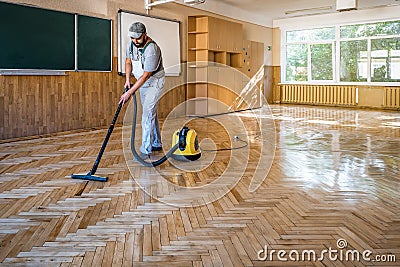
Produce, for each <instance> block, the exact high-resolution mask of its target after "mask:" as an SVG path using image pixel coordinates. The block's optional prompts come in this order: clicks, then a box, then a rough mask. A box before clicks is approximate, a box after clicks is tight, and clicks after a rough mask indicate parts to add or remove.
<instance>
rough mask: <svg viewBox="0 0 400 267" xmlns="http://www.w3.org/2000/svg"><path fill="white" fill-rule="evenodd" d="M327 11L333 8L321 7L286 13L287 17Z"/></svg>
mask: <svg viewBox="0 0 400 267" xmlns="http://www.w3.org/2000/svg"><path fill="white" fill-rule="evenodd" d="M325 10H332V6H320V7H312V8H304V9H296V10H288V11H285V15H291V14H297V13H309V12H314V11H325Z"/></svg>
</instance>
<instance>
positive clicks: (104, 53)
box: [78, 15, 111, 71]
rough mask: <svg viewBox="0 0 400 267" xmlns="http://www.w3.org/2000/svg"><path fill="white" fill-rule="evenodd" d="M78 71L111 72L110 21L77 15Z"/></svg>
mask: <svg viewBox="0 0 400 267" xmlns="http://www.w3.org/2000/svg"><path fill="white" fill-rule="evenodd" d="M78 70H96V71H111V20H105V19H100V18H94V17H88V16H81V15H78Z"/></svg>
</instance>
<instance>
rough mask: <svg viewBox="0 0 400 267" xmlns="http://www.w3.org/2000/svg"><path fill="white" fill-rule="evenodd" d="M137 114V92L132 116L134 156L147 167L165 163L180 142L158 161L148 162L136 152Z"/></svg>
mask: <svg viewBox="0 0 400 267" xmlns="http://www.w3.org/2000/svg"><path fill="white" fill-rule="evenodd" d="M136 115H137V101H136V93H134V94H133V118H132V135H131V150H132V153H133V156H134V157H135V159H136V160H137V161H139V162H140V163H141V164H142V165H143V166H145V167H155V166H158V165H160V164H163V163H164V162H165V161H166V160H167V159H168V158H169V157H170V156H171V155H172V154H173V153H174V152H175V150H177V149H178V148H179V143H177V144H176V145H175V146H173V147H172V148H171V149H170V150H169V151H168V152H167V154H165V155H164V156H163V157H162V158H160V159H159V160H156V161H152V162H148V161H145V160H144V159H142V158H141V157H140V156H139V154H138V153H137V152H136V148H135V130H136Z"/></svg>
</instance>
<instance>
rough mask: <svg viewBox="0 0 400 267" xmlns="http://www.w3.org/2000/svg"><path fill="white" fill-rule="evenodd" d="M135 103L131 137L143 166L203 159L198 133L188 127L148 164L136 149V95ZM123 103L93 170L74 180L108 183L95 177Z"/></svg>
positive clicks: (132, 146) (101, 178)
mask: <svg viewBox="0 0 400 267" xmlns="http://www.w3.org/2000/svg"><path fill="white" fill-rule="evenodd" d="M128 90H129V87H126V88H125V89H124V93H125V92H127V91H128ZM133 103H134V115H133V120H132V135H131V150H132V153H133V156H134V157H135V159H136V160H137V161H138V162H140V163H141V164H142V165H143V166H146V167H155V166H158V165H160V164H162V163H164V162H165V161H166V160H167V159H168V158H169V157H171V156H172V158H174V159H177V160H185V161H193V160H197V159H199V158H200V157H201V152H200V149H199V143H198V138H197V133H196V131H194V130H192V129H189V128H188V127H186V126H185V127H183V128H182V129H180V130H178V131H176V132H175V133H174V135H173V137H172V145H173V146H172V148H171V149H170V150H169V151H168V152H167V153H166V154H165V155H164V156H163V157H162V158H160V159H159V160H157V161H152V162H148V161H146V160H144V159H142V158H141V157H140V156H139V155H138V153H137V152H136V148H135V129H136V115H137V100H136V94H133ZM122 105H123V103H122V102H121V103H119V104H118V108H117V111H116V112H115V115H114V118H113V120H112V122H111V124H110V127H109V128H108V132H107V135H106V138H105V139H104V142H103V145H102V146H101V149H100V152H99V154H98V155H97V158H96V161H95V162H94V164H93V167H92V169H91V170H90V171H89V172H88V173H87V174H72V175H71V178H74V179H82V180H89V181H99V182H107V180H108V177H102V176H98V175H95V173H96V171H97V167H98V166H99V164H100V160H101V157H102V156H103V153H104V150H105V149H106V146H107V143H108V140H109V139H110V136H111V134H112V132H113V130H114V125H115V123H116V121H117V118H118V115H119V113H120V111H121V108H122Z"/></svg>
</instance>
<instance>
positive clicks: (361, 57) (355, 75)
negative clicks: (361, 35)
mask: <svg viewBox="0 0 400 267" xmlns="http://www.w3.org/2000/svg"><path fill="white" fill-rule="evenodd" d="M367 52H368V51H367V40H357V41H345V42H341V43H340V81H342V82H366V81H367V77H368V57H367V55H368V53H367Z"/></svg>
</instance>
